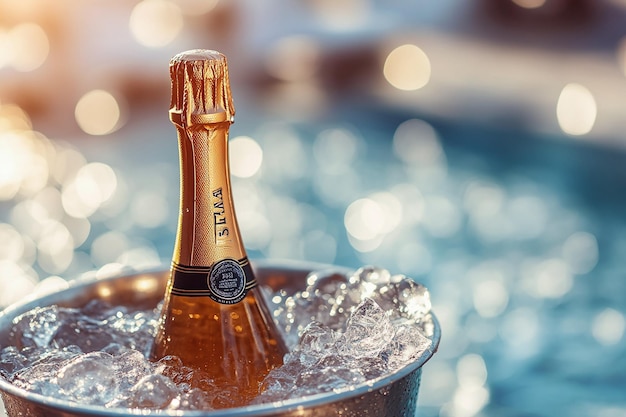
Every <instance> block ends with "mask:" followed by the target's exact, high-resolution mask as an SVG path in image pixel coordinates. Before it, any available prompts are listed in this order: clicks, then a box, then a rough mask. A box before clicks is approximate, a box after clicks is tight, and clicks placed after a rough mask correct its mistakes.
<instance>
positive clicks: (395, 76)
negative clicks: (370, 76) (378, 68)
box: [383, 44, 431, 91]
mask: <svg viewBox="0 0 626 417" xmlns="http://www.w3.org/2000/svg"><path fill="white" fill-rule="evenodd" d="M430 73H431V67H430V59H428V56H427V55H426V53H425V52H424V51H423V50H422V49H421V48H419V47H418V46H416V45H412V44H405V45H401V46H398V47H397V48H395V49H394V50H392V51H391V52H390V53H389V55H387V58H386V59H385V64H384V67H383V74H384V76H385V79H386V80H387V82H389V84H391V85H392V86H394V87H395V88H397V89H398V90H405V91H411V90H419V89H420V88H422V87H424V86H425V85H426V84H428V82H429V81H430Z"/></svg>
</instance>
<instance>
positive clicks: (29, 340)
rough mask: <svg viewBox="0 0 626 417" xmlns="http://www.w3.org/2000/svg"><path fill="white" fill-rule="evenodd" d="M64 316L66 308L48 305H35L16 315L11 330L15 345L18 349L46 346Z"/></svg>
mask: <svg viewBox="0 0 626 417" xmlns="http://www.w3.org/2000/svg"><path fill="white" fill-rule="evenodd" d="M70 314H71V310H70ZM66 316H67V309H60V308H59V307H58V306H49V307H36V308H34V309H32V310H30V311H28V312H26V313H24V314H22V315H20V316H18V317H16V318H15V319H14V320H13V331H12V338H13V342H14V344H15V346H16V347H18V348H20V349H21V348H23V347H27V346H37V347H47V346H48V345H49V344H50V342H51V341H52V338H53V336H54V334H55V333H56V331H57V329H58V328H59V326H60V324H61V323H62V322H63V321H64V320H65V319H66Z"/></svg>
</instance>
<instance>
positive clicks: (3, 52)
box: [0, 22, 50, 72]
mask: <svg viewBox="0 0 626 417" xmlns="http://www.w3.org/2000/svg"><path fill="white" fill-rule="evenodd" d="M0 30H1V29H0ZM49 53H50V42H49V40H48V35H47V34H46V32H45V31H44V30H43V28H42V27H41V26H39V25H38V24H36V23H30V22H25V23H20V24H18V25H16V26H14V27H12V28H11V29H10V30H9V31H8V32H6V33H2V32H1V31H0V68H2V66H11V67H13V68H14V69H16V70H17V71H21V72H27V71H33V70H36V69H37V68H39V67H40V66H42V65H43V63H44V62H45V61H46V59H47V58H48V54H49Z"/></svg>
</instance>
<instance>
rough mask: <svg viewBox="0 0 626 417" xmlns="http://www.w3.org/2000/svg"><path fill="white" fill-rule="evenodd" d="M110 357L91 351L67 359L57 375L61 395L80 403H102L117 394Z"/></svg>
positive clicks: (115, 379) (114, 374)
mask: <svg viewBox="0 0 626 417" xmlns="http://www.w3.org/2000/svg"><path fill="white" fill-rule="evenodd" d="M113 362H114V361H113V357H112V356H111V355H109V354H108V353H104V352H91V353H87V354H84V355H80V356H77V357H75V358H73V359H70V360H69V361H68V362H67V364H65V365H64V366H63V367H62V368H61V369H60V370H59V373H58V376H57V383H58V386H59V388H60V389H61V391H62V393H63V394H65V395H66V396H67V398H69V399H70V400H72V401H76V402H80V403H83V404H105V403H107V402H109V401H112V400H113V399H114V398H115V396H116V395H117V392H118V387H119V384H118V380H117V378H116V372H115V366H114V364H113Z"/></svg>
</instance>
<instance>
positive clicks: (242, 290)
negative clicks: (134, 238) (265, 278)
mask: <svg viewBox="0 0 626 417" xmlns="http://www.w3.org/2000/svg"><path fill="white" fill-rule="evenodd" d="M172 274H173V280H172V290H171V292H172V294H174V295H179V296H185V297H210V298H211V299H212V300H213V301H215V302H218V303H221V304H235V303H238V302H240V301H241V300H243V298H244V297H245V296H246V294H247V292H248V290H250V289H251V288H254V287H256V285H257V282H256V279H254V273H253V272H252V267H251V266H250V262H249V261H248V258H243V259H240V260H239V261H236V260H234V259H222V260H221V261H218V262H216V263H215V264H213V266H210V267H204V266H184V265H179V264H177V263H173V264H172Z"/></svg>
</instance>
